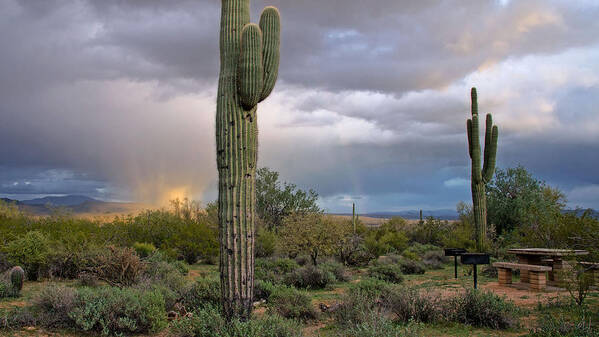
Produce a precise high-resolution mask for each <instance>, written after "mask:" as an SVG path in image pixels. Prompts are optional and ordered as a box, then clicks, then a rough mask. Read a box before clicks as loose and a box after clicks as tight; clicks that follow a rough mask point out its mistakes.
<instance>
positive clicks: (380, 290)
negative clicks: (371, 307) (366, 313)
mask: <svg viewBox="0 0 599 337" xmlns="http://www.w3.org/2000/svg"><path fill="white" fill-rule="evenodd" d="M390 291H392V287H391V284H389V283H387V282H385V281H383V280H381V279H378V278H363V279H362V280H360V282H358V283H353V284H351V285H350V287H349V289H348V295H349V297H366V298H368V299H371V300H373V301H374V300H377V299H379V298H380V297H382V296H385V295H386V294H387V293H388V292H390Z"/></svg>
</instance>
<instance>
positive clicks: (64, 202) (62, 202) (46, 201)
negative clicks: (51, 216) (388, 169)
mask: <svg viewBox="0 0 599 337" xmlns="http://www.w3.org/2000/svg"><path fill="white" fill-rule="evenodd" d="M85 202H103V201H99V200H96V199H94V198H90V197H86V196H84V195H65V196H62V197H43V198H37V199H31V200H23V201H21V203H22V204H23V205H52V206H77V205H81V204H83V203H85Z"/></svg>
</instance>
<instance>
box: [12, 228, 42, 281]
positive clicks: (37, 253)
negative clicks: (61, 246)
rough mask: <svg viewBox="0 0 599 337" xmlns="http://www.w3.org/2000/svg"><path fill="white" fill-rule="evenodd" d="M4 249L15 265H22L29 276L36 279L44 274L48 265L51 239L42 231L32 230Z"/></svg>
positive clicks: (33, 279)
mask: <svg viewBox="0 0 599 337" xmlns="http://www.w3.org/2000/svg"><path fill="white" fill-rule="evenodd" d="M3 250H4V252H5V253H6V255H7V256H8V259H9V261H10V262H11V263H12V264H13V265H19V266H22V267H23V268H24V269H25V271H26V272H27V278H28V279H29V280H32V281H35V280H37V279H38V278H39V277H40V276H42V273H43V271H44V268H45V267H46V266H47V261H48V255H49V253H50V241H49V239H48V238H47V237H46V236H45V235H44V234H42V233H41V232H38V231H30V232H27V233H26V234H25V235H24V236H22V237H20V238H18V239H16V240H14V241H11V242H10V243H8V245H6V247H4V248H3Z"/></svg>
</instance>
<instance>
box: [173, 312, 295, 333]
mask: <svg viewBox="0 0 599 337" xmlns="http://www.w3.org/2000/svg"><path fill="white" fill-rule="evenodd" d="M170 330H171V331H170V332H171V335H172V336H174V337H213V336H218V337H299V336H301V335H302V332H301V331H302V329H301V326H300V324H299V323H297V322H295V321H291V320H287V319H284V318H282V317H281V316H279V315H267V316H265V317H264V318H260V319H252V320H249V321H246V322H241V321H239V320H233V321H231V322H230V323H227V322H226V321H225V319H224V318H223V317H222V316H221V314H220V312H219V310H218V309H217V308H216V307H213V306H207V307H204V308H202V309H199V310H197V311H195V312H194V313H193V315H192V316H191V317H185V318H183V319H181V320H178V321H174V322H173V323H172V324H171V329H170Z"/></svg>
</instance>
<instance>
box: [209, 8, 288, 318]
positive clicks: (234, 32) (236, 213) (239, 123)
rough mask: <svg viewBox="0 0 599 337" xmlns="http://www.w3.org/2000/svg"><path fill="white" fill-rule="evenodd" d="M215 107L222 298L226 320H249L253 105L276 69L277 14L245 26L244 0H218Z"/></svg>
mask: <svg viewBox="0 0 599 337" xmlns="http://www.w3.org/2000/svg"><path fill="white" fill-rule="evenodd" d="M221 4H222V12H221V25H220V62H221V65H220V77H219V84H218V94H217V107H216V152H217V153H216V156H217V159H216V160H217V168H218V182H219V184H218V212H219V214H218V218H219V229H220V240H221V242H220V275H221V296H222V303H223V310H224V314H225V316H226V317H227V319H230V318H233V317H239V318H241V319H242V320H245V319H247V318H249V316H250V314H251V312H252V303H253V295H254V223H255V208H256V207H255V205H256V197H255V195H256V162H257V159H258V124H257V120H258V119H257V115H256V108H257V104H258V103H259V102H261V101H263V100H264V99H266V97H268V95H270V93H271V92H272V90H273V88H274V86H275V82H276V80H277V75H278V68H279V36H280V17H279V11H278V10H277V9H276V8H274V7H266V8H265V9H264V11H263V12H262V16H261V18H260V25H256V24H253V23H250V1H249V0H222V1H221Z"/></svg>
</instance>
